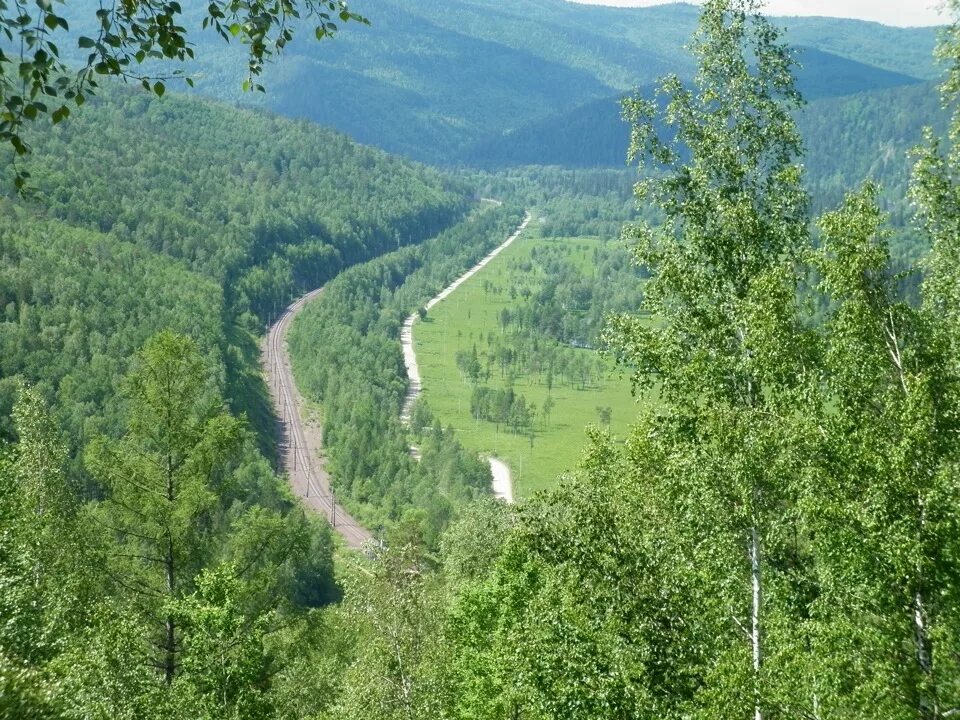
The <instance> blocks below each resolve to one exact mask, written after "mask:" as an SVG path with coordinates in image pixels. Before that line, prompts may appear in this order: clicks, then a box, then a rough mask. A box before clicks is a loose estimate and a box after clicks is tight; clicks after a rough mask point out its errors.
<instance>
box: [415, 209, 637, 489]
mask: <svg viewBox="0 0 960 720" xmlns="http://www.w3.org/2000/svg"><path fill="white" fill-rule="evenodd" d="M536 226H537V223H536V221H534V222H532V223H531V225H530V227H528V229H527V230H526V231H525V233H524V234H523V235H521V236H520V237H519V238H518V239H517V240H516V241H515V242H514V243H513V245H511V246H510V247H509V248H508V249H507V250H505V251H504V252H503V253H501V254H500V255H499V256H498V257H497V258H496V259H495V260H494V261H493V262H491V263H490V265H488V266H487V267H486V268H484V269H483V270H482V271H481V272H479V273H477V274H476V275H475V276H474V277H472V278H471V279H470V280H469V281H467V282H466V283H464V284H463V285H462V286H461V287H460V288H458V289H457V290H456V292H454V293H453V294H452V295H451V296H450V297H448V298H447V299H446V300H444V301H443V302H441V303H439V304H438V305H436V306H435V307H434V308H432V309H431V310H430V313H429V315H428V317H427V318H426V320H423V321H419V322H417V323H416V324H415V325H414V347H415V349H416V353H417V362H418V364H419V366H420V374H421V377H422V380H423V397H424V399H425V400H426V401H427V402H428V403H429V406H430V409H431V410H432V411H433V413H434V414H435V415H436V416H437V417H438V418H439V419H440V421H441V422H442V423H443V425H445V426H446V425H453V427H454V428H456V429H457V432H458V435H459V437H460V440H461V442H462V443H463V444H464V446H465V447H467V448H469V449H471V450H475V451H476V452H478V453H487V454H492V455H495V456H497V457H499V458H501V459H502V460H504V461H505V462H506V463H507V464H508V465H509V466H510V468H511V470H512V473H513V481H514V493H515V496H516V497H518V498H521V497H525V496H529V495H530V494H531V493H533V492H535V491H536V490H540V489H543V488H549V487H552V486H553V485H555V484H556V482H557V480H558V477H559V476H560V475H561V474H562V473H563V472H565V471H567V470H572V469H573V468H574V467H575V466H576V464H577V461H578V459H579V456H580V453H581V452H582V448H583V446H584V444H585V440H586V436H585V433H584V431H585V428H586V426H587V425H590V424H594V425H599V424H600V415H599V412H598V408H599V407H609V408H610V410H611V412H610V429H611V431H612V432H613V433H614V434H615V435H617V436H621V437H622V436H623V435H624V434H625V433H626V430H627V428H628V427H629V425H630V424H631V423H632V421H633V419H634V417H635V416H636V414H637V404H636V401H635V400H634V399H633V397H632V396H631V394H630V383H629V380H628V379H627V378H625V377H621V375H620V373H619V372H618V371H614V370H613V369H612V366H611V367H606V371H605V372H604V373H603V379H602V380H601V381H600V382H599V383H595V384H594V385H593V386H592V387H589V386H588V387H586V388H585V389H580V388H579V387H578V386H577V384H575V383H574V384H569V383H563V384H559V383H554V385H553V388H552V389H551V390H550V391H549V395H550V396H551V397H552V398H553V401H554V407H553V410H552V411H551V413H550V417H549V422H547V421H546V420H545V418H543V417H537V418H536V420H535V421H534V424H533V428H534V433H533V440H532V443H531V439H530V436H529V435H514V434H513V433H512V432H511V431H510V430H509V429H506V428H505V427H504V426H503V425H501V426H500V427H499V429H498V428H497V426H496V425H495V424H494V423H492V422H487V421H484V420H479V421H477V420H475V419H474V418H473V417H471V414H470V398H471V393H472V390H473V385H472V384H471V383H470V381H469V380H466V379H464V378H463V377H462V373H461V372H460V370H459V368H458V367H457V363H456V353H457V351H458V350H469V349H470V348H471V347H472V346H473V345H474V344H480V343H482V342H484V341H485V338H487V336H488V334H489V333H501V332H502V330H501V327H500V323H499V320H498V318H499V314H500V312H501V310H502V309H503V308H505V307H507V308H509V307H511V306H515V305H516V302H517V301H516V300H515V299H511V294H510V293H509V292H504V291H503V289H504V288H511V287H513V288H519V287H531V286H532V285H535V284H536V282H537V268H536V267H535V264H534V266H533V267H529V266H528V267H527V268H526V269H521V268H520V267H518V266H520V265H521V264H524V265H528V263H526V262H525V261H529V260H530V254H531V251H532V250H533V248H535V247H538V246H544V245H550V246H553V247H558V248H562V249H563V251H564V252H565V253H567V254H568V257H569V259H570V260H572V261H573V262H574V263H575V264H576V265H577V266H578V267H579V268H581V269H582V271H583V272H584V273H585V274H589V272H590V258H591V256H592V253H593V249H594V248H595V247H597V246H598V245H599V244H600V243H601V242H602V241H601V240H599V239H597V238H562V239H558V238H543V237H540V235H539V233H538V232H537V230H536ZM491 286H493V287H495V288H498V289H499V290H500V291H499V292H497V291H496V290H494V291H491ZM574 352H576V353H585V354H589V355H591V357H592V356H594V353H593V351H591V350H576V351H574ZM487 385H488V386H489V387H492V388H497V387H500V388H502V387H505V381H504V380H503V379H502V378H501V377H500V373H496V372H495V373H493V374H492V376H491V377H490V379H489V381H488V382H487ZM513 387H514V390H515V392H516V393H518V394H520V395H523V396H524V397H525V398H526V399H527V401H528V402H530V403H533V404H534V405H535V406H536V407H537V408H542V406H543V404H544V401H545V400H546V399H547V396H548V389H547V385H546V383H545V382H543V378H542V377H539V376H537V375H527V376H523V375H521V376H519V377H517V378H515V380H514V384H513Z"/></svg>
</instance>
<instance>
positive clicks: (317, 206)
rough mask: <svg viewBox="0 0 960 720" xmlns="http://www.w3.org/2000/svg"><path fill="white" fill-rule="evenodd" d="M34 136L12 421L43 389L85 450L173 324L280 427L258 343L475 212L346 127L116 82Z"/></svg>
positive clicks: (8, 328)
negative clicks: (28, 386) (345, 277)
mask: <svg viewBox="0 0 960 720" xmlns="http://www.w3.org/2000/svg"><path fill="white" fill-rule="evenodd" d="M31 141H32V143H33V145H34V154H33V155H32V156H30V158H29V161H28V165H27V167H29V169H30V171H31V172H32V182H33V184H34V186H35V188H36V196H35V198H34V199H32V200H30V201H27V202H24V201H16V200H12V199H11V200H7V201H4V207H5V208H6V211H5V212H4V213H3V218H2V223H3V229H2V243H0V247H2V248H3V256H4V258H5V262H4V264H3V265H2V266H0V305H2V307H3V312H4V321H3V323H0V346H2V347H3V368H2V375H3V379H2V380H0V386H2V387H4V388H5V389H6V390H5V391H4V392H3V394H2V396H3V398H4V399H3V414H4V415H5V416H8V415H9V410H10V402H11V392H10V388H11V387H12V386H13V384H15V382H16V381H17V380H18V379H23V380H26V381H28V382H30V383H40V384H41V386H42V387H43V388H44V392H45V394H46V395H47V396H48V398H49V399H51V400H53V399H54V398H57V399H58V400H59V401H58V402H57V403H56V406H57V407H58V408H59V409H60V410H61V412H62V420H63V422H64V423H65V424H66V425H67V428H68V429H69V431H70V433H71V436H72V437H73V439H74V442H77V443H80V442H81V441H82V439H83V438H84V437H86V436H87V434H88V433H87V431H88V430H91V429H99V428H102V429H105V430H115V429H116V427H117V423H116V419H115V411H112V410H110V409H109V407H108V406H109V405H110V403H111V402H112V401H113V400H112V399H113V398H114V397H115V396H116V389H117V383H118V382H119V378H120V377H122V375H123V374H124V371H125V368H126V363H127V361H128V359H129V357H130V355H131V354H132V353H133V351H134V350H135V349H136V348H137V347H139V346H140V345H141V344H142V343H143V341H144V340H145V339H146V338H147V337H148V336H149V335H150V334H151V332H152V331H154V330H158V329H160V328H162V327H170V328H176V329H178V330H180V331H182V332H189V333H190V334H191V335H192V336H193V337H194V338H195V339H196V340H197V341H198V342H199V343H200V346H201V347H202V348H203V350H204V351H205V353H207V354H208V356H210V357H211V358H213V359H214V360H215V362H216V363H217V364H218V365H220V366H221V368H222V370H223V371H225V380H226V382H227V383H228V386H229V387H228V389H227V392H226V394H227V397H228V399H229V400H230V401H231V402H232V403H233V406H234V408H235V409H237V410H241V409H243V410H246V411H247V412H248V413H250V415H251V419H253V420H254V421H255V422H256V423H257V425H258V426H259V427H261V428H262V429H266V428H269V427H270V422H271V421H270V419H269V412H268V410H267V408H266V406H265V404H264V403H265V398H263V397H262V395H261V394H260V393H259V392H258V390H257V388H258V387H259V386H260V385H261V384H262V383H261V381H260V380H259V377H258V370H257V366H256V356H257V351H256V345H255V343H254V342H253V339H252V336H251V335H250V333H251V332H254V331H257V330H258V328H260V327H262V323H264V322H265V321H266V320H268V319H269V317H270V316H271V315H272V314H275V313H276V311H277V309H278V308H280V307H282V306H283V305H285V304H286V302H287V300H288V299H289V298H291V297H292V296H293V295H294V293H296V292H297V291H300V290H303V289H305V288H311V287H317V286H319V285H320V284H322V283H323V282H324V281H326V280H327V279H329V278H331V277H333V276H334V275H335V274H336V273H337V272H338V271H339V270H341V269H342V268H343V267H345V266H347V265H350V264H353V263H356V262H358V261H360V260H363V259H366V258H369V257H372V256H374V255H377V254H380V253H382V252H384V251H386V250H389V249H396V248H397V247H398V246H400V245H405V244H408V243H414V242H418V241H420V240H422V239H424V238H426V237H429V236H431V235H434V234H436V233H437V232H439V231H440V230H441V229H443V228H444V227H446V226H448V225H450V224H452V223H454V222H455V221H456V220H457V219H458V218H459V217H461V216H462V215H463V214H464V213H465V211H466V209H467V207H468V204H469V203H468V201H467V199H466V197H465V194H466V189H465V186H463V185H462V184H460V183H459V182H458V181H453V180H450V179H448V178H445V177H443V176H441V175H439V174H438V173H436V172H434V171H431V170H428V169H426V168H422V167H416V166H413V165H411V164H409V163H405V162H403V161H400V160H398V159H396V158H392V157H389V156H387V155H385V154H383V153H381V152H378V151H375V150H372V149H368V148H363V147H360V146H357V145H356V144H355V143H353V142H352V141H351V140H349V139H348V138H346V137H345V136H343V135H340V134H338V133H335V132H332V131H327V130H321V129H319V128H317V127H315V126H312V125H309V124H306V123H303V122H293V121H289V120H283V119H279V118H273V117H269V116H266V115H263V114H257V113H253V112H250V111H238V110H234V109H231V108H229V107H226V106H223V105H218V104H216V103H212V102H209V101H203V100H199V99H188V98H177V97H168V98H164V99H163V100H162V101H158V100H156V99H151V98H150V97H148V96H146V95H144V94H143V93H139V92H129V91H126V90H123V89H107V91H106V92H104V93H103V94H101V95H100V96H98V98H97V99H96V100H95V101H91V102H90V103H88V104H87V105H86V106H85V107H84V111H83V112H82V113H78V114H77V116H76V117H75V118H74V119H72V120H71V121H70V122H68V123H65V124H63V125H61V126H58V127H56V128H54V129H52V130H49V129H45V130H43V131H42V132H38V133H37V134H36V135H35V136H34V137H31ZM17 205H19V206H20V207H19V208H18V207H17ZM104 413H105V414H106V416H113V417H114V421H113V422H110V423H107V425H105V426H103V425H101V424H98V421H97V420H96V418H99V417H102V416H103V414H104ZM84 418H85V419H84ZM7 425H9V423H7ZM85 428H86V429H85ZM264 437H266V436H264Z"/></svg>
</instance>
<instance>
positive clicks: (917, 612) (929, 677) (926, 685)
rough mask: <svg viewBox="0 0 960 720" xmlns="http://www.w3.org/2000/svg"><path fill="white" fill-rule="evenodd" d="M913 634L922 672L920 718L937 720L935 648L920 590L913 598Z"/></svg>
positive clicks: (938, 713) (938, 714) (938, 710)
mask: <svg viewBox="0 0 960 720" xmlns="http://www.w3.org/2000/svg"><path fill="white" fill-rule="evenodd" d="M913 632H914V641H915V643H916V648H917V663H918V664H919V665H920V672H921V691H920V707H919V711H920V718H921V719H922V720H936V719H937V718H939V717H940V708H939V707H938V703H937V693H936V687H935V685H934V682H933V648H932V644H931V641H930V628H929V623H928V620H927V611H926V608H925V607H924V604H923V593H922V592H920V591H919V590H918V591H917V592H916V593H915V594H914V596H913Z"/></svg>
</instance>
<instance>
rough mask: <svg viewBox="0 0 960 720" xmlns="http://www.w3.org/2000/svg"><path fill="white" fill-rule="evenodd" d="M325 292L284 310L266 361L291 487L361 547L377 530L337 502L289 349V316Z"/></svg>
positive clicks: (265, 347)
mask: <svg viewBox="0 0 960 720" xmlns="http://www.w3.org/2000/svg"><path fill="white" fill-rule="evenodd" d="M321 292H323V288H318V289H317V290H313V291H311V292H309V293H307V294H306V295H304V296H302V297H300V298H299V299H297V300H296V301H295V302H293V303H291V304H290V305H288V306H287V307H286V308H285V309H284V310H283V312H282V313H280V316H279V317H278V318H277V319H276V321H275V322H274V323H273V325H271V327H270V330H269V332H268V333H267V336H266V338H265V339H264V342H263V347H262V363H263V368H264V372H265V376H266V379H267V382H268V383H269V386H270V396H271V397H272V399H273V405H274V410H275V412H276V416H277V418H278V422H277V433H278V436H279V438H280V445H279V449H280V461H281V467H283V469H284V470H286V472H287V477H288V478H289V480H290V486H291V488H292V489H293V491H294V493H295V494H296V495H297V496H298V497H299V498H300V500H301V502H303V504H304V505H306V506H307V507H308V508H310V509H312V510H315V511H316V512H318V513H320V514H322V515H323V516H324V517H326V518H327V520H328V521H329V522H330V525H331V526H332V527H333V529H334V530H336V531H337V533H339V534H340V535H341V536H342V537H343V539H344V541H345V542H346V544H347V546H348V547H350V548H353V549H357V550H359V549H361V548H362V547H364V545H366V544H368V543H370V542H372V541H373V535H372V534H371V533H370V531H368V530H367V529H366V528H364V527H363V526H362V525H360V523H358V522H357V521H356V520H355V519H354V518H353V517H352V516H351V515H350V514H349V513H348V512H347V511H346V510H344V509H343V507H342V506H341V505H340V504H339V503H338V502H337V501H336V496H335V494H334V492H333V490H332V489H331V487H330V475H329V473H328V472H327V469H326V456H325V455H324V454H323V441H322V436H323V434H322V430H321V428H320V427H318V426H316V425H310V424H309V423H307V422H306V421H305V418H304V402H303V397H302V396H301V395H300V392H299V391H298V390H297V386H296V384H294V382H293V372H292V371H291V368H290V356H289V354H288V353H287V346H286V339H287V330H288V329H289V327H290V321H291V320H293V318H294V317H296V315H297V313H298V312H300V311H301V310H302V309H303V307H304V305H306V304H307V302H309V301H310V300H312V299H313V298H315V297H316V296H317V295H319V294H320V293H321Z"/></svg>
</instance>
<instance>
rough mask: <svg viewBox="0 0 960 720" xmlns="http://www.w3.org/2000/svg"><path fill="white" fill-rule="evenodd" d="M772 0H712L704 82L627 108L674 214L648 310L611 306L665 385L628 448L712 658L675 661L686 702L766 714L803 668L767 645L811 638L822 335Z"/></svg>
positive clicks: (699, 37)
mask: <svg viewBox="0 0 960 720" xmlns="http://www.w3.org/2000/svg"><path fill="white" fill-rule="evenodd" d="M760 7H761V5H760V3H759V2H757V1H756V0H709V1H708V2H706V3H705V4H704V8H703V12H702V15H701V20H700V25H699V29H698V30H697V32H696V34H695V36H694V39H693V42H692V47H691V49H692V51H693V53H694V55H695V56H696V58H697V61H698V64H699V70H698V72H697V75H696V77H695V79H694V82H693V85H692V87H688V86H686V85H685V84H684V83H682V82H681V81H680V79H679V78H677V77H668V78H666V80H664V81H663V83H662V85H661V93H662V94H664V95H665V96H666V97H667V102H666V105H665V107H664V108H663V110H662V111H661V110H660V109H659V107H658V105H656V104H655V103H653V102H649V101H644V100H642V99H634V100H629V101H627V102H626V103H625V115H626V117H627V118H628V119H629V120H630V121H631V122H632V143H631V156H632V157H633V158H635V159H639V161H640V165H641V169H642V170H644V171H647V172H646V176H647V178H649V179H646V180H643V181H641V182H640V183H639V184H638V186H637V197H638V199H639V201H641V202H649V203H651V204H652V205H653V206H655V207H656V208H658V209H659V210H660V211H661V213H662V214H663V216H664V222H663V223H662V225H660V226H659V227H656V228H652V227H649V226H644V225H641V226H638V227H635V228H634V231H633V237H634V238H635V240H636V242H637V246H636V258H637V261H638V262H639V263H641V264H642V265H644V266H646V267H647V268H649V271H650V274H651V277H650V281H649V283H648V284H647V286H646V293H645V304H644V307H643V310H644V311H645V312H644V315H635V316H620V317H615V318H613V319H612V321H611V323H610V324H609V327H608V329H607V332H606V335H605V338H606V342H607V345H608V347H609V348H610V349H611V350H612V351H613V352H614V353H615V354H616V356H617V357H618V359H619V360H620V361H621V362H623V363H625V364H627V365H628V366H630V367H631V368H632V369H633V380H634V385H635V390H636V391H640V392H655V393H656V394H657V396H658V399H657V401H656V403H653V405H654V406H655V409H654V410H652V411H650V412H651V414H652V415H651V416H648V417H646V418H642V419H641V422H640V424H639V426H638V430H637V432H636V433H635V436H634V438H633V447H632V449H631V450H630V451H629V452H630V453H631V455H632V456H633V457H634V458H635V459H636V461H637V463H638V465H639V466H641V467H643V468H644V469H645V470H646V471H647V472H648V473H649V475H648V480H647V483H648V485H649V488H650V490H649V492H648V493H647V498H646V501H647V502H649V503H651V507H652V509H651V512H650V515H651V516H655V517H660V518H662V527H661V528H659V529H658V530H656V532H658V533H660V534H661V535H662V541H661V542H660V543H659V545H660V547H661V552H663V562H664V563H666V564H668V565H669V566H671V567H672V568H673V570H674V572H675V573H676V575H677V577H678V582H681V581H682V582H686V583H687V584H688V585H689V586H690V587H691V596H690V598H689V603H688V607H687V611H688V613H689V614H687V615H685V616H684V617H683V618H682V620H678V622H681V623H682V625H683V626H684V627H685V632H686V633H687V642H689V643H690V645H691V647H693V648H695V649H696V653H697V654H698V656H699V660H698V661H697V662H699V665H697V664H696V662H695V663H694V666H692V667H686V668H676V671H677V672H678V673H684V674H689V673H690V672H694V673H695V674H697V675H698V676H699V681H698V682H694V683H691V684H690V688H691V689H690V691H689V693H688V694H687V695H686V696H678V697H677V699H676V702H677V706H676V707H677V712H678V713H680V714H682V713H683V712H693V711H696V712H709V713H710V714H711V716H713V717H743V716H744V713H746V712H749V713H750V714H752V715H753V717H754V718H756V720H762V718H763V717H764V715H765V714H766V713H767V712H768V711H769V710H770V709H772V708H773V707H774V706H779V705H780V704H782V703H783V702H784V700H783V698H781V697H779V691H778V690H777V686H778V684H780V681H781V680H782V681H783V683H784V684H786V683H787V681H786V679H785V678H783V677H781V676H780V675H779V673H778V670H777V668H776V667H767V665H768V657H774V656H779V655H781V654H783V653H784V651H785V649H786V646H787V645H790V644H791V643H793V642H795V641H796V639H795V638H794V637H793V635H792V633H793V630H792V627H793V625H794V624H793V623H792V622H791V617H793V613H795V611H796V610H795V608H796V605H797V603H798V602H801V601H800V600H798V594H799V593H800V590H799V589H798V587H799V586H802V582H798V580H797V577H796V575H795V573H793V572H792V571H791V570H790V568H792V567H802V566H803V563H802V562H798V561H797V560H796V558H795V555H796V554H797V553H799V552H800V549H799V548H800V544H799V543H797V542H795V541H794V540H793V538H794V537H795V531H794V530H795V529H794V528H793V526H792V523H793V519H792V518H793V516H792V513H791V511H790V509H791V508H792V506H793V503H794V499H793V494H794V487H795V480H796V478H798V477H799V475H800V474H801V472H802V468H803V466H804V462H803V454H802V453H803V444H804V442H803V437H804V423H803V422H802V421H801V418H800V417H799V416H798V414H797V412H796V410H795V408H796V407H797V406H799V405H800V404H801V403H802V402H803V398H804V397H805V394H806V393H807V390H806V387H807V386H806V384H805V383H804V382H803V381H802V380H803V378H804V377H805V376H806V374H805V369H806V367H807V356H808V354H809V351H810V348H811V343H810V340H809V334H808V333H807V332H806V331H805V330H804V328H803V327H802V325H801V323H800V322H799V319H798V311H797V301H796V298H797V292H798V287H799V283H800V272H799V271H798V266H799V263H800V261H801V259H802V257H803V255H804V253H805V252H806V251H807V249H808V243H809V240H808V237H809V236H808V229H807V221H806V215H807V209H808V199H807V196H806V194H805V192H804V190H803V188H802V185H801V168H800V166H799V165H798V163H797V160H796V159H797V157H798V156H799V154H800V152H801V141H800V138H799V136H798V135H797V131H796V128H795V125H794V122H793V120H792V117H791V113H792V112H793V111H794V110H796V109H797V108H798V107H799V106H800V104H801V98H800V96H799V94H798V92H797V91H796V89H795V87H794V80H793V77H792V74H791V69H792V66H793V61H792V58H791V55H790V52H789V51H788V49H787V47H786V45H785V44H784V43H783V42H782V40H781V39H780V37H779V34H778V32H777V30H776V29H775V28H774V27H773V26H772V25H771V24H770V23H769V22H768V21H767V20H766V19H764V18H763V17H762V16H761V15H760V14H759V10H760ZM661 128H665V129H666V134H662V133H661V132H660V129H661ZM645 316H646V317H650V316H652V317H653V318H655V320H654V322H652V323H651V322H649V321H648V320H646V319H644V317H645ZM691 574H693V575H694V576H695V577H696V579H697V582H693V583H690V582H689V577H690V575H691ZM681 576H683V578H685V579H683V580H681ZM772 645H776V653H773V654H771V653H770V651H769V648H770V647H771V646H772Z"/></svg>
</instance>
